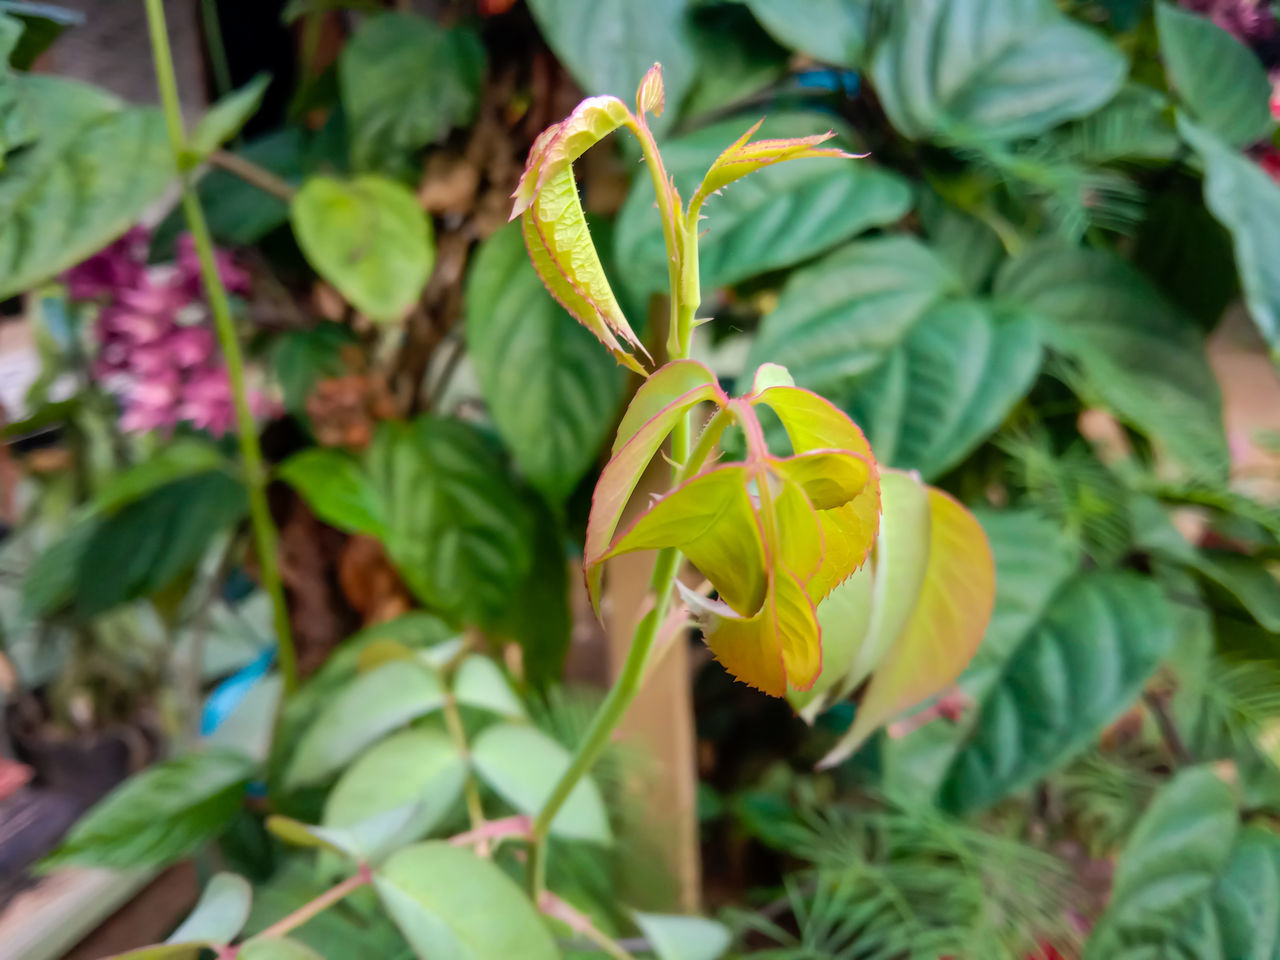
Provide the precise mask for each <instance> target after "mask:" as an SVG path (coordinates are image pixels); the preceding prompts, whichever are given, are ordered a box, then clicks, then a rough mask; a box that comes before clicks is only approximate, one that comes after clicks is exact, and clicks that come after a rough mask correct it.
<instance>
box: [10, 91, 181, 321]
mask: <svg viewBox="0 0 1280 960" xmlns="http://www.w3.org/2000/svg"><path fill="white" fill-rule="evenodd" d="M6 83H8V84H20V88H19V90H18V95H19V97H20V98H21V101H22V106H23V109H24V110H25V111H26V116H28V117H29V118H31V122H32V124H33V127H32V131H31V134H32V136H31V142H30V143H29V144H28V145H27V147H26V149H24V150H22V151H20V152H17V153H14V154H10V155H9V156H7V157H4V171H3V176H2V177H0V298H8V297H11V296H13V295H14V294H15V293H18V292H20V291H22V290H25V289H27V288H28V287H32V286H34V285H35V284H37V283H40V282H41V281H43V280H46V279H48V278H49V277H52V276H54V275H55V274H57V273H58V272H60V271H62V270H65V269H66V268H68V267H71V266H74V265H75V264H76V263H78V262H80V261H81V260H83V259H84V258H85V257H87V256H89V255H90V254H92V253H94V252H95V251H97V250H99V249H100V248H102V247H104V246H106V245H107V244H108V243H110V242H111V241H112V240H114V239H115V238H116V237H118V236H119V235H120V234H122V233H124V231H125V230H127V229H128V228H129V227H130V226H132V225H133V224H134V223H136V222H137V220H138V218H139V217H140V216H141V215H142V213H143V211H144V210H145V209H146V208H147V207H148V205H150V204H151V203H152V202H154V201H155V200H156V199H157V198H158V197H159V196H160V194H161V193H162V192H163V191H164V189H165V187H166V186H167V185H168V184H169V182H170V180H171V179H172V177H173V174H174V167H173V156H172V152H171V149H170V146H169V142H168V138H167V135H166V134H165V129H164V119H163V117H162V116H161V115H160V111H159V110H155V109H152V108H146V107H126V106H124V105H123V104H122V103H120V101H118V100H116V99H115V98H114V97H111V96H109V95H108V94H106V93H103V92H101V91H99V90H97V89H95V88H93V87H88V86H85V85H83V84H79V83H75V82H73V81H71V80H64V79H62V78H60V77H50V76H31V75H27V76H23V77H21V78H18V77H15V78H12V79H10V80H8V81H6Z"/></svg>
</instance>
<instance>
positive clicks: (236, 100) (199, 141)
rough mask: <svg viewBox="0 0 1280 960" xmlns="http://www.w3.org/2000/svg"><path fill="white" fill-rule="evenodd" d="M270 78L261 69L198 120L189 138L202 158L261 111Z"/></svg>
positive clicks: (196, 155) (194, 151) (196, 154)
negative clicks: (259, 109) (256, 74)
mask: <svg viewBox="0 0 1280 960" xmlns="http://www.w3.org/2000/svg"><path fill="white" fill-rule="evenodd" d="M270 83H271V78H270V77H269V76H267V74H265V73H260V74H258V76H256V77H254V78H253V79H252V80H250V81H249V82H248V83H246V84H245V85H244V86H243V87H241V88H240V89H239V90H233V91H231V93H228V94H227V95H226V96H225V97H223V98H222V99H221V100H219V101H218V102H217V103H215V104H214V105H213V106H211V107H210V108H209V110H208V111H207V112H206V113H205V115H204V116H202V117H201V118H200V119H199V121H198V122H197V123H196V125H195V128H194V129H193V130H192V131H191V136H190V137H189V138H188V147H189V148H190V150H191V152H192V154H194V156H195V157H197V158H201V159H203V158H204V157H207V156H208V155H209V154H211V153H213V151H215V150H217V149H218V148H219V147H220V146H222V145H223V144H224V143H226V142H227V141H228V140H230V139H231V138H232V137H234V136H235V135H236V134H237V133H239V132H240V130H241V128H243V127H244V125H245V124H246V123H248V122H249V119H250V118H251V117H252V116H253V115H254V114H255V113H257V112H258V107H259V106H260V105H261V103H262V96H263V94H265V93H266V92H267V86H268V85H269V84H270Z"/></svg>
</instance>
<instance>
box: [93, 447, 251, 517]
mask: <svg viewBox="0 0 1280 960" xmlns="http://www.w3.org/2000/svg"><path fill="white" fill-rule="evenodd" d="M225 465H226V460H225V459H224V458H223V456H222V452H221V451H220V450H218V448H217V447H215V446H214V445H213V444H212V443H209V442H208V441H206V440H197V439H194V438H183V439H178V440H174V441H173V442H172V443H169V444H166V445H165V446H163V447H161V448H160V449H159V450H158V451H156V452H155V453H153V454H152V455H151V456H149V457H148V458H147V459H146V460H142V461H140V462H139V463H136V464H134V465H133V466H132V467H128V468H126V469H125V470H123V471H121V472H120V473H117V474H115V475H114V476H111V477H108V478H107V480H106V482H105V483H104V484H103V485H102V488H101V489H100V490H99V491H98V493H97V495H95V496H94V498H93V508H94V509H95V510H100V511H102V512H103V513H107V514H110V513H115V512H117V511H118V510H120V508H122V507H127V506H128V505H129V504H131V503H134V502H135V501H137V500H140V499H142V498H143V497H145V496H147V495H148V494H150V493H154V492H155V491H156V490H158V489H160V488H161V487H163V486H165V485H167V484H169V483H172V482H174V481H176V480H182V479H184V478H186V477H190V476H193V475H195V474H200V473H208V472H209V471H211V470H216V469H218V468H219V467H223V466H225Z"/></svg>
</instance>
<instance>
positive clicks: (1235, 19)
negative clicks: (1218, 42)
mask: <svg viewBox="0 0 1280 960" xmlns="http://www.w3.org/2000/svg"><path fill="white" fill-rule="evenodd" d="M1182 5H1183V6H1184V7H1186V8H1187V9H1188V10H1194V11H1195V12H1196V13H1201V14H1204V15H1205V16H1207V17H1209V19H1211V20H1212V21H1213V22H1214V23H1216V24H1217V25H1218V26H1220V27H1221V28H1222V29H1223V30H1226V31H1227V32H1228V33H1231V34H1234V35H1235V38H1236V39H1237V40H1239V41H1240V42H1241V43H1243V44H1245V45H1246V46H1252V45H1253V44H1254V43H1256V42H1258V41H1261V40H1265V39H1267V38H1269V37H1272V36H1274V35H1275V33H1276V28H1277V25H1276V16H1275V14H1274V13H1272V12H1271V3H1270V2H1269V0H1182Z"/></svg>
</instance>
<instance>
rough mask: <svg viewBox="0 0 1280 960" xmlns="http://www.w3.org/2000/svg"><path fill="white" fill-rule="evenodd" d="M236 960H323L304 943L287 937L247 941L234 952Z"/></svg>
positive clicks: (323, 959)
mask: <svg viewBox="0 0 1280 960" xmlns="http://www.w3.org/2000/svg"><path fill="white" fill-rule="evenodd" d="M236 960H325V958H324V957H322V956H321V955H320V954H318V953H316V951H314V950H312V949H311V948H310V947H308V946H307V945H306V944H305V943H299V942H298V941H297V940H291V939H289V938H288V937H269V938H267V939H264V940H248V941H246V942H245V943H243V944H241V945H240V948H239V949H238V950H237V951H236Z"/></svg>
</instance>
